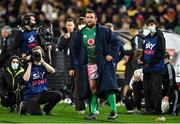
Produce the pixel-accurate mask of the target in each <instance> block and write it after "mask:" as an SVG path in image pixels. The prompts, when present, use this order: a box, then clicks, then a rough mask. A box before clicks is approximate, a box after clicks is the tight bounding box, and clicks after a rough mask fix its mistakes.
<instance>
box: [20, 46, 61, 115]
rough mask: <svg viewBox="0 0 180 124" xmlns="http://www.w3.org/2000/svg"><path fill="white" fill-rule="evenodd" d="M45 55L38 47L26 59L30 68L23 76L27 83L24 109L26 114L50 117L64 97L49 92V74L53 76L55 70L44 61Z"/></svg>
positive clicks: (55, 92)
mask: <svg viewBox="0 0 180 124" xmlns="http://www.w3.org/2000/svg"><path fill="white" fill-rule="evenodd" d="M43 55H44V51H43V49H42V48H41V47H40V46H36V47H34V48H33V49H32V55H29V56H27V58H26V59H27V62H28V67H27V69H26V72H25V73H24V76H23V79H24V81H25V83H26V87H25V89H24V107H23V108H24V110H25V113H29V114H31V115H42V114H45V115H50V111H51V110H52V109H53V107H54V106H55V105H56V104H57V103H58V102H59V101H60V100H61V97H62V94H61V93H60V92H58V91H49V90H48V84H47V72H49V73H51V74H53V73H55V70H54V68H53V67H51V66H50V65H49V64H48V63H46V62H45V61H44V60H43V57H42V56H43ZM41 104H45V105H44V107H43V111H41V107H40V105H41ZM20 113H22V111H20ZM23 113H24V112H23Z"/></svg>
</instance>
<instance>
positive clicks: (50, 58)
mask: <svg viewBox="0 0 180 124" xmlns="http://www.w3.org/2000/svg"><path fill="white" fill-rule="evenodd" d="M48 57H49V64H50V65H52V57H51V49H50V48H48Z"/></svg>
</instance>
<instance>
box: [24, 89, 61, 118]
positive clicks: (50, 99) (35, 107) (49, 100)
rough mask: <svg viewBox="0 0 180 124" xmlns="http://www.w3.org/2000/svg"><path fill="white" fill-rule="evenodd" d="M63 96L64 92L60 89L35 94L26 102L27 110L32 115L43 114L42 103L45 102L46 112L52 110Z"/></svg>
mask: <svg viewBox="0 0 180 124" xmlns="http://www.w3.org/2000/svg"><path fill="white" fill-rule="evenodd" d="M61 98H62V94H61V92H59V91H45V92H42V93H39V94H35V95H33V96H32V97H31V98H30V99H29V100H28V101H26V102H25V111H26V113H29V114H31V115H42V111H41V107H40V105H41V104H45V105H44V108H43V110H44V111H45V112H50V111H51V110H52V109H53V107H54V106H55V105H56V104H57V103H58V102H59V101H60V100H61Z"/></svg>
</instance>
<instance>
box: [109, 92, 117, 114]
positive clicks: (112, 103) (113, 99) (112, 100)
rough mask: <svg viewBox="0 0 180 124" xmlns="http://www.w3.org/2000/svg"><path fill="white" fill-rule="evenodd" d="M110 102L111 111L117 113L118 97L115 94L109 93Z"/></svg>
mask: <svg viewBox="0 0 180 124" xmlns="http://www.w3.org/2000/svg"><path fill="white" fill-rule="evenodd" d="M108 101H109V104H110V106H111V111H116V95H115V93H108Z"/></svg>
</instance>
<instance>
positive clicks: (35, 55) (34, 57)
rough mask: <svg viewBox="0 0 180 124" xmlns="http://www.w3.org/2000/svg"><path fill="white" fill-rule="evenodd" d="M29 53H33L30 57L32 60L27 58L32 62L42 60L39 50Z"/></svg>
mask: <svg viewBox="0 0 180 124" xmlns="http://www.w3.org/2000/svg"><path fill="white" fill-rule="evenodd" d="M28 55H31V58H30V60H27V61H30V62H34V61H36V62H40V61H41V53H40V52H38V51H29V52H28V53H27V56H28Z"/></svg>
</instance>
